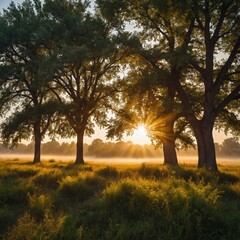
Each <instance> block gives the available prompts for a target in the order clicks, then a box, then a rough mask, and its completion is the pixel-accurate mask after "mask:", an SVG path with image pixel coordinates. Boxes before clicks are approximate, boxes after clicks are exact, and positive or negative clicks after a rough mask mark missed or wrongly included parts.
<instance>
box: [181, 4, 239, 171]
mask: <svg viewBox="0 0 240 240" xmlns="http://www.w3.org/2000/svg"><path fill="white" fill-rule="evenodd" d="M239 7H240V2H239V1H233V0H229V1H218V0H216V1H210V0H204V1H192V9H191V10H192V14H193V16H194V18H195V26H194V31H193V34H192V36H191V39H192V40H191V45H190V47H189V49H188V53H189V56H190V57H189V63H190V66H191V67H192V68H193V69H194V70H195V71H194V70H193V69H191V68H190V71H188V73H186V74H183V78H184V82H185V85H187V84H186V82H187V81H188V82H190V83H191V87H190V88H191V89H198V91H199V93H198V97H197V99H198V101H197V102H198V105H199V107H200V111H198V112H195V111H194V108H195V106H196V104H193V102H192V101H191V98H192V92H191V91H189V90H187V89H186V88H185V87H184V85H183V83H182V82H180V81H177V82H176V84H177V89H178V93H179V96H180V98H181V100H182V103H183V106H184V110H185V112H186V113H187V114H186V118H187V119H188V121H189V122H190V123H191V125H192V128H193V131H194V133H195V136H196V140H197V144H198V155H199V162H198V165H199V167H206V168H208V169H211V170H217V163H216V156H215V147H214V141H213V134H212V132H213V129H214V128H216V127H217V128H220V129H221V128H222V129H223V128H225V129H229V128H230V129H233V130H234V132H235V133H238V134H239V131H240V120H239V112H240V108H239V99H240V79H239V76H240V69H239V66H240V65H239V63H240V62H239V47H240V33H239V29H240V16H239ZM221 58H222V59H221ZM234 132H233V133H234Z"/></svg>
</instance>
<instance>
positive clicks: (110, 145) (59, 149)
mask: <svg viewBox="0 0 240 240" xmlns="http://www.w3.org/2000/svg"><path fill="white" fill-rule="evenodd" d="M215 147H216V153H217V155H218V156H225V157H240V143H239V142H238V141H237V139H236V138H228V139H225V140H224V141H223V143H222V144H218V143H215ZM33 150H34V144H33V143H30V144H27V145H25V144H19V145H18V146H17V148H15V149H9V148H6V147H5V146H3V145H2V144H1V145H0V153H2V154H11V153H12V154H32V152H33ZM75 153H76V143H75V142H71V143H68V142H63V143H59V142H58V141H56V140H52V141H50V142H46V143H43V144H42V154H46V155H75ZM196 154H197V150H196V149H193V148H190V149H187V150H180V151H179V155H196ZM84 155H85V156H94V157H127V158H144V157H146V158H157V157H162V156H163V152H162V148H160V149H156V148H155V147H154V146H153V145H139V144H134V143H132V142H131V141H128V142H123V141H120V142H104V141H102V140H101V139H95V140H93V142H92V143H91V144H86V143H85V144H84Z"/></svg>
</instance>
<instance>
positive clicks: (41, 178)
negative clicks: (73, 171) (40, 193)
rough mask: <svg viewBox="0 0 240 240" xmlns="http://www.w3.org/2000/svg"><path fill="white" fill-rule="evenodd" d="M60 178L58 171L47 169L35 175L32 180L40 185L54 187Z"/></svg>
mask: <svg viewBox="0 0 240 240" xmlns="http://www.w3.org/2000/svg"><path fill="white" fill-rule="evenodd" d="M61 178H62V175H61V174H60V173H59V172H58V171H49V172H43V173H41V174H39V175H37V176H36V177H35V178H34V179H33V182H34V183H35V184H36V185H38V186H41V187H47V188H53V189H56V188H57V187H58V185H59V181H60V179H61Z"/></svg>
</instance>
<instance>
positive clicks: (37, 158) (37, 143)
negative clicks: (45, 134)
mask: <svg viewBox="0 0 240 240" xmlns="http://www.w3.org/2000/svg"><path fill="white" fill-rule="evenodd" d="M41 142H42V136H41V128H40V122H39V123H36V124H35V126H34V158H33V163H40V162H41Z"/></svg>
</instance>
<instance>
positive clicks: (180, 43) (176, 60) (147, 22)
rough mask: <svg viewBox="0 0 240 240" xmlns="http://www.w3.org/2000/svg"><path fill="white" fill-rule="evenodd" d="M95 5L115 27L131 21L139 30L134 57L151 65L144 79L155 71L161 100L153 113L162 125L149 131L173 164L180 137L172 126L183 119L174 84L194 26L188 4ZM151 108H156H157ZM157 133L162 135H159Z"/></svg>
mask: <svg viewBox="0 0 240 240" xmlns="http://www.w3.org/2000/svg"><path fill="white" fill-rule="evenodd" d="M97 2H98V6H99V8H100V9H101V11H102V13H103V14H104V16H105V17H106V18H108V19H110V20H111V21H112V22H113V24H114V25H115V26H116V25H123V24H124V22H132V23H134V24H135V25H136V26H137V27H138V36H139V38H140V40H141V43H142V48H139V47H138V46H137V50H138V51H137V54H138V56H139V55H140V56H141V58H143V59H144V61H146V62H148V65H150V66H148V67H149V69H148V71H145V73H146V74H147V77H148V78H149V76H148V75H149V72H150V71H154V74H153V76H154V77H156V76H157V75H158V85H159V87H158V88H159V90H158V99H159V101H161V103H160V104H158V106H160V108H161V109H157V110H156V111H157V112H160V113H161V115H158V122H161V123H163V122H164V124H159V125H158V126H159V128H160V129H158V131H152V132H155V133H157V137H158V138H159V139H161V141H162V143H163V150H164V161H165V163H166V164H170V165H176V164H177V162H178V161H177V154H176V149H175V143H176V139H177V138H178V137H179V136H180V135H179V129H178V130H177V131H175V130H174V126H175V125H176V121H179V122H181V126H182V123H183V122H184V121H183V120H182V119H181V120H179V118H180V117H182V114H180V113H181V111H182V109H181V108H180V109H176V108H175V103H176V102H177V99H176V98H177V94H176V93H177V89H176V84H175V83H176V82H177V81H179V80H180V78H181V72H182V70H183V68H184V67H185V63H186V61H185V59H183V58H182V56H181V53H184V52H186V49H187V46H188V44H189V41H190V38H189V36H191V33H192V30H193V25H194V21H193V19H192V16H191V15H190V14H189V11H187V6H188V4H187V2H186V3H185V6H184V7H183V1H149V0H144V1H137V0H130V1H126V0H121V1H117V0H116V1H111V2H110V1H108V0H98V1H97ZM136 70H138V69H136ZM150 84H151V83H150ZM155 87H156V86H155ZM160 89H161V90H160ZM163 89H165V90H163ZM139 101H141V100H139ZM151 108H157V105H155V106H151ZM163 125H164V130H163V129H162V126H163ZM184 125H186V124H185V123H184ZM155 128H156V126H155ZM180 128H181V127H180ZM154 130H157V129H154ZM159 132H162V133H164V134H162V135H159ZM152 136H153V135H152ZM155 137H156V136H155Z"/></svg>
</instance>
